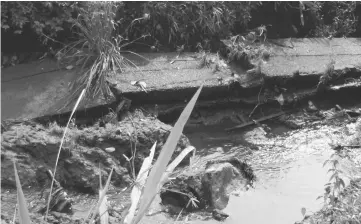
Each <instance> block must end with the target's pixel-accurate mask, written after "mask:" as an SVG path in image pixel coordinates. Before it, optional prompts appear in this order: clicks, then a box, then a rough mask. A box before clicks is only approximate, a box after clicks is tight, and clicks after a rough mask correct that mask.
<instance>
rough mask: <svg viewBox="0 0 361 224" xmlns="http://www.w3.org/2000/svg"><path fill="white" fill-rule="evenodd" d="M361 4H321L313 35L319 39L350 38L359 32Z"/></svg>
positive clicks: (316, 12) (317, 12)
mask: <svg viewBox="0 0 361 224" xmlns="http://www.w3.org/2000/svg"><path fill="white" fill-rule="evenodd" d="M358 5H360V2H355V1H353V2H319V6H320V7H319V10H317V11H315V14H316V17H315V18H316V20H317V21H316V22H317V23H318V25H317V26H316V28H315V30H314V31H313V34H314V35H315V36H319V37H330V36H331V37H343V36H350V35H352V34H354V33H355V32H356V31H357V28H358V27H357V25H358V19H359V18H358V16H359V14H357V11H356V9H357V6H358Z"/></svg>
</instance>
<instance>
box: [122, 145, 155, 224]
mask: <svg viewBox="0 0 361 224" xmlns="http://www.w3.org/2000/svg"><path fill="white" fill-rule="evenodd" d="M156 145H157V142H155V143H154V145H153V146H152V148H151V149H150V153H149V156H148V157H147V158H145V159H144V161H143V164H142V167H141V168H140V171H139V173H138V177H137V180H136V184H135V185H134V187H133V189H132V193H131V196H130V197H131V200H132V204H131V206H130V208H129V211H128V214H127V216H126V217H125V219H124V223H125V224H128V223H130V222H131V221H132V220H133V218H134V214H135V210H136V208H137V206H138V202H139V199H140V196H141V194H142V187H143V186H144V184H145V181H146V179H147V177H148V172H149V169H150V167H151V165H152V161H153V157H154V152H155V147H156Z"/></svg>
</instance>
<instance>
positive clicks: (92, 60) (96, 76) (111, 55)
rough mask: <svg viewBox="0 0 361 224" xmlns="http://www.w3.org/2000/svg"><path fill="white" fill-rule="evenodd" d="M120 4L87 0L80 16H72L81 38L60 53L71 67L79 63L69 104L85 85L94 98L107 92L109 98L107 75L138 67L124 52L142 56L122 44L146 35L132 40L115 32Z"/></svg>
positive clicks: (80, 9)
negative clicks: (74, 17) (89, 0)
mask: <svg viewBox="0 0 361 224" xmlns="http://www.w3.org/2000/svg"><path fill="white" fill-rule="evenodd" d="M118 6H119V5H118V4H117V3H116V2H87V4H85V6H84V7H82V8H79V11H78V16H77V18H76V19H72V20H71V21H72V24H73V27H74V30H76V34H77V36H78V38H77V39H78V40H76V41H74V42H73V43H71V44H69V45H67V46H66V47H64V48H63V49H62V50H61V51H60V52H59V53H58V55H59V57H60V58H61V62H62V63H65V64H66V65H68V66H67V68H68V69H72V68H73V67H76V69H77V73H78V74H79V75H80V77H79V78H78V79H77V80H76V81H75V82H74V83H73V84H72V89H73V92H72V95H71V97H70V100H69V103H68V104H67V105H66V106H68V105H69V104H70V103H72V102H73V100H74V99H75V97H76V96H78V95H79V93H80V91H81V90H82V89H84V88H85V89H86V92H87V97H89V98H91V99H94V97H96V96H104V97H105V99H107V100H109V99H110V98H111V96H112V95H111V91H110V89H109V86H108V83H107V80H108V78H109V77H111V76H112V74H114V73H116V72H120V73H121V72H124V71H125V69H126V68H129V67H137V66H136V65H135V64H134V63H133V62H132V61H131V60H129V59H127V58H126V57H124V54H125V53H132V54H135V55H137V56H139V57H142V56H140V55H138V54H136V53H134V52H131V51H124V50H123V48H124V47H126V46H127V45H129V44H132V43H133V42H135V41H137V40H138V39H141V38H144V37H146V36H147V35H142V36H141V37H140V38H138V39H135V40H133V41H131V42H129V41H127V39H126V38H124V37H123V36H122V35H120V34H119V35H115V31H116V29H117V27H118V26H119V25H120V23H121V20H119V21H115V16H116V13H117V10H118ZM138 20H139V19H138ZM142 58H143V57H142Z"/></svg>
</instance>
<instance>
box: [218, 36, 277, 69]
mask: <svg viewBox="0 0 361 224" xmlns="http://www.w3.org/2000/svg"><path fill="white" fill-rule="evenodd" d="M222 42H223V44H224V46H225V50H224V51H223V54H222V55H223V56H224V57H226V58H227V60H228V62H237V63H239V64H240V65H241V67H242V68H244V69H252V68H254V67H256V64H257V62H258V61H261V60H268V59H269V58H270V56H271V50H270V49H269V48H268V47H266V46H265V45H264V44H263V43H258V42H257V43H256V42H254V41H248V40H247V39H245V38H244V37H243V36H240V35H236V36H232V37H230V38H229V39H225V40H222Z"/></svg>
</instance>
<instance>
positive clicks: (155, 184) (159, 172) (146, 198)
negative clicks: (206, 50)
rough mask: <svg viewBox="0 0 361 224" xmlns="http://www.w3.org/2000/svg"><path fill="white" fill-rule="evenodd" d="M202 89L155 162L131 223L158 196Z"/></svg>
mask: <svg viewBox="0 0 361 224" xmlns="http://www.w3.org/2000/svg"><path fill="white" fill-rule="evenodd" d="M202 87H203V85H202V86H201V87H200V88H199V89H198V90H197V92H196V93H195V94H194V96H193V98H192V99H191V100H190V101H189V103H188V104H187V106H186V108H185V109H184V110H183V112H182V114H181V115H180V117H179V119H178V121H177V123H176V124H175V126H174V127H173V129H172V131H171V133H170V135H169V137H168V139H167V141H166V143H165V144H164V146H163V148H162V151H161V152H160V155H159V157H158V159H157V161H156V162H155V164H154V166H153V168H152V169H151V171H150V174H149V176H148V178H147V181H146V183H145V186H144V188H143V190H142V195H141V198H140V201H139V203H138V206H139V209H138V212H137V214H136V215H135V217H134V219H132V220H131V221H130V222H129V223H131V224H136V223H138V222H139V221H140V220H141V219H142V218H143V216H144V215H145V213H146V212H147V210H148V208H149V207H150V205H151V204H152V202H153V200H154V198H155V196H156V194H157V193H158V191H159V190H160V188H161V183H162V177H163V175H164V173H165V171H166V168H167V165H168V163H169V161H170V159H171V156H172V154H173V152H174V150H175V148H176V146H177V143H178V140H179V138H180V136H181V134H182V133H183V128H184V125H185V124H186V123H187V121H188V119H189V116H190V115H191V113H192V110H193V108H194V105H195V103H196V101H197V99H198V96H199V94H200V92H201V90H202Z"/></svg>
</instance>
